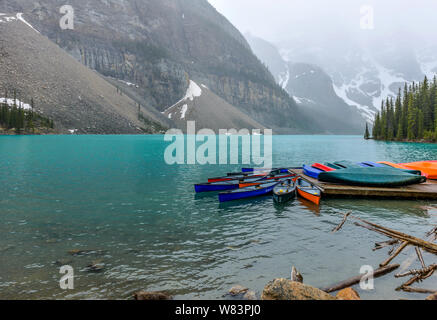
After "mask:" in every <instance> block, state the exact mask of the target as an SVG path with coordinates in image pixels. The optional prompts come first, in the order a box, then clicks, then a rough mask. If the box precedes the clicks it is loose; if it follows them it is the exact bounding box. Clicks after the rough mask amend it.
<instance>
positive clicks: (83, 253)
mask: <svg viewBox="0 0 437 320" xmlns="http://www.w3.org/2000/svg"><path fill="white" fill-rule="evenodd" d="M68 253H69V254H70V255H72V256H86V255H104V254H105V253H106V251H105V250H82V249H73V250H70V251H68Z"/></svg>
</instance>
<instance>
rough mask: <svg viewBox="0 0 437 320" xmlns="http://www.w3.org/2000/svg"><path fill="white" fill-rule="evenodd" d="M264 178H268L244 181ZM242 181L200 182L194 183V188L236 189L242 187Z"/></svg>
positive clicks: (206, 190)
mask: <svg viewBox="0 0 437 320" xmlns="http://www.w3.org/2000/svg"><path fill="white" fill-rule="evenodd" d="M264 179H266V178H265V177H264V178H253V179H246V180H244V182H246V183H252V182H257V181H260V180H264ZM240 183H241V181H240V180H232V181H220V182H208V183H199V184H195V185H194V190H195V191H196V193H201V192H212V191H226V190H235V189H238V188H239V187H240Z"/></svg>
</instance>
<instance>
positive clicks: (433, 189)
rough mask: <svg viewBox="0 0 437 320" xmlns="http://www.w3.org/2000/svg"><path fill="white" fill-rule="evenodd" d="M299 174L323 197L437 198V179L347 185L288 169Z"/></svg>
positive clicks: (298, 170)
mask: <svg viewBox="0 0 437 320" xmlns="http://www.w3.org/2000/svg"><path fill="white" fill-rule="evenodd" d="M290 171H291V172H294V173H295V174H297V175H299V176H301V177H302V178H303V179H305V180H307V181H308V182H311V183H312V184H314V185H315V186H317V187H318V188H319V189H320V190H321V191H322V193H323V196H324V197H328V198H329V197H367V198H392V199H411V200H415V199H422V200H423V199H427V200H433V199H436V200H437V181H434V180H428V181H427V182H425V183H421V184H415V185H411V186H407V187H397V188H381V187H362V186H348V185H341V184H336V183H327V182H320V181H319V180H316V179H314V178H311V177H308V176H307V175H305V174H304V173H303V170H302V169H293V170H290Z"/></svg>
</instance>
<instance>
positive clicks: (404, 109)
mask: <svg viewBox="0 0 437 320" xmlns="http://www.w3.org/2000/svg"><path fill="white" fill-rule="evenodd" d="M372 136H373V138H374V139H376V140H388V141H418V140H426V141H437V78H436V76H434V79H433V81H429V80H428V78H427V77H425V79H424V80H423V82H419V83H415V82H413V83H411V84H407V83H406V84H405V86H404V88H403V90H402V89H399V93H398V95H397V97H396V98H392V97H391V98H387V99H386V100H385V101H382V105H381V111H380V112H379V113H377V114H376V117H375V121H374V124H373V130H372Z"/></svg>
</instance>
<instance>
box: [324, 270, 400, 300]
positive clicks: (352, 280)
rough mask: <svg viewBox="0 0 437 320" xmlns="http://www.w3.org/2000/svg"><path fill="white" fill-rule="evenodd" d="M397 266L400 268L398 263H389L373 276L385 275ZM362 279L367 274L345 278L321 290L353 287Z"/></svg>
mask: <svg viewBox="0 0 437 320" xmlns="http://www.w3.org/2000/svg"><path fill="white" fill-rule="evenodd" d="M397 268H399V265H398V264H392V265H388V266H386V267H382V268H379V269H376V270H375V271H374V273H373V277H374V278H379V277H381V276H383V275H386V274H387V273H390V272H392V271H394V270H396V269H397ZM362 280H367V277H366V276H365V275H359V276H356V277H353V278H350V279H347V280H344V281H342V282H339V283H337V284H335V285H332V286H329V287H327V288H323V289H321V290H322V291H325V292H327V293H330V292H335V291H339V290H341V289H344V288H349V287H352V286H353V285H356V284H358V283H360V282H361V281H362Z"/></svg>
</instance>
